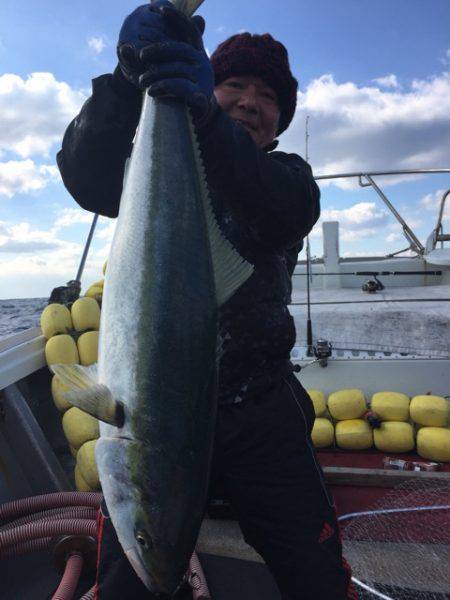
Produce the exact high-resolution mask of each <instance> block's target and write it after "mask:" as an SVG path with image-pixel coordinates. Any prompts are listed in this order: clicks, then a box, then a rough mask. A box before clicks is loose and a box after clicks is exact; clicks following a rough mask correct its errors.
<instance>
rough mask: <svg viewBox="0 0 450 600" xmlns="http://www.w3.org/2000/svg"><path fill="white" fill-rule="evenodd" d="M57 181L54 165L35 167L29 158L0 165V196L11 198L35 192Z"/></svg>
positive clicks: (56, 170) (58, 177)
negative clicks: (15, 195)
mask: <svg viewBox="0 0 450 600" xmlns="http://www.w3.org/2000/svg"><path fill="white" fill-rule="evenodd" d="M59 179H60V176H59V172H58V169H57V168H56V167H55V166H54V165H36V164H35V163H34V162H33V161H32V160H31V159H30V158H28V159H27V160H9V161H7V162H4V163H0V196H6V197H7V198H12V196H14V194H27V193H30V192H36V191H38V190H41V189H43V188H44V187H46V186H47V185H48V184H49V183H50V182H52V181H58V180H59Z"/></svg>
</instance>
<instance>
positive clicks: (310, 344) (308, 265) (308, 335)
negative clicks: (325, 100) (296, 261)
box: [305, 115, 314, 356]
mask: <svg viewBox="0 0 450 600" xmlns="http://www.w3.org/2000/svg"><path fill="white" fill-rule="evenodd" d="M308 125H309V115H307V116H306V122H305V160H306V162H308V160H309V154H308V140H309V130H308ZM310 270H311V247H310V245H309V235H307V236H306V297H307V306H308V309H307V319H306V332H307V333H306V344H307V347H308V350H307V351H306V354H307V355H308V356H314V348H313V335H312V322H311V297H310V279H311V273H310Z"/></svg>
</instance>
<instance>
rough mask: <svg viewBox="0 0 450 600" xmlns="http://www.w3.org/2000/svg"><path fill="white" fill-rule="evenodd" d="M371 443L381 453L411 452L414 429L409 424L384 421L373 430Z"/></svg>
mask: <svg viewBox="0 0 450 600" xmlns="http://www.w3.org/2000/svg"><path fill="white" fill-rule="evenodd" d="M373 441H374V444H375V447H376V448H377V450H380V451H381V452H411V450H414V445H415V444H414V428H413V426H412V425H411V424H410V423H404V422H401V421H384V422H383V423H382V424H381V427H380V428H379V429H374V430H373Z"/></svg>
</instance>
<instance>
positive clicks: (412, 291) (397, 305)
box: [290, 285, 450, 357]
mask: <svg viewBox="0 0 450 600" xmlns="http://www.w3.org/2000/svg"><path fill="white" fill-rule="evenodd" d="M292 303H293V304H292V305H291V307H290V312H291V314H292V316H293V317H294V320H295V325H296V329H297V343H298V344H299V345H305V340H306V291H296V292H294V293H293V296H292ZM311 303H312V304H311V318H312V322H313V332H314V337H315V338H316V339H318V338H323V339H326V340H329V341H331V342H332V343H333V346H334V347H335V348H344V349H345V348H347V349H362V350H381V351H388V352H408V353H412V354H420V355H424V356H429V357H448V356H450V335H449V331H450V286H449V285H439V286H421V287H404V288H402V287H398V288H390V289H389V290H384V291H381V292H376V293H375V294H368V293H366V292H362V291H361V290H360V289H357V288H342V289H336V290H333V289H331V290H312V291H311Z"/></svg>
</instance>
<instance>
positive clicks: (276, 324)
mask: <svg viewBox="0 0 450 600" xmlns="http://www.w3.org/2000/svg"><path fill="white" fill-rule="evenodd" d="M141 99H142V96H141V94H140V93H139V92H137V91H135V90H134V89H133V90H131V89H128V88H125V89H123V88H122V86H120V87H119V86H118V84H117V83H116V80H115V78H114V77H113V76H111V75H102V76H101V77H98V78H97V79H94V80H93V94H92V96H91V97H90V98H89V99H88V100H87V101H86V103H85V104H84V106H83V108H82V109H81V112H80V114H79V115H78V116H77V117H76V118H75V119H74V120H73V121H72V123H71V124H70V125H69V127H68V129H67V131H66V133H65V135H64V140H63V144H62V149H61V150H60V152H59V153H58V156H57V161H58V166H59V169H60V171H61V175H62V178H63V181H64V184H65V186H66V187H67V189H68V190H69V192H70V193H71V194H72V196H73V197H74V198H75V200H76V201H77V202H78V204H80V205H81V206H82V207H83V208H85V209H87V210H90V211H92V212H96V213H99V214H101V215H106V216H108V217H116V216H117V214H118V211H119V203H120V196H121V192H122V181H123V173H124V163H125V160H126V158H127V157H128V156H129V155H130V153H131V148H132V140H133V137H134V133H135V130H136V126H137V123H138V120H139V114H140V106H141ZM198 137H199V142H200V147H201V150H202V154H203V159H204V163H205V167H206V173H207V179H208V184H209V188H210V191H211V197H212V202H213V206H214V209H215V212H216V216H217V219H218V222H219V225H220V226H221V228H222V230H223V232H224V234H225V235H226V237H227V238H228V239H229V240H230V242H231V243H232V244H233V245H234V246H235V247H236V249H237V250H238V251H239V252H240V254H241V255H242V256H243V257H244V258H246V259H247V260H249V261H250V262H251V263H253V265H254V266H255V271H254V273H253V275H252V276H251V278H250V279H249V280H247V282H246V283H245V284H244V285H243V286H242V287H241V288H240V289H239V290H238V291H237V293H236V294H235V295H234V296H233V297H232V298H231V299H230V300H229V301H228V302H227V303H226V304H225V305H224V306H223V307H222V309H221V311H220V333H221V337H222V339H224V340H225V344H224V353H223V355H222V358H221V362H220V369H219V382H220V389H219V399H220V401H221V402H223V403H228V402H236V401H239V400H240V399H242V398H243V397H244V396H245V394H246V393H247V395H249V394H250V393H251V392H252V390H253V391H255V390H257V389H259V387H260V386H264V385H266V384H267V381H268V380H267V376H268V375H269V376H271V375H273V376H276V374H277V373H280V372H281V371H283V370H284V369H286V367H287V365H288V364H289V363H288V361H289V356H290V350H291V349H292V346H293V345H294V343H295V327H294V323H293V319H292V317H291V316H290V314H289V312H288V309H287V305H288V304H289V303H290V297H291V291H292V284H291V276H292V273H293V270H294V267H295V265H296V262H297V254H298V252H299V251H300V249H301V247H302V240H303V238H304V237H305V236H306V235H307V234H308V233H309V231H311V228H312V227H313V225H314V223H315V222H316V221H317V219H318V217H319V212H320V208H319V198H320V192H319V188H318V187H317V185H316V183H315V181H314V179H313V177H312V172H311V168H310V167H309V165H308V164H307V163H306V162H305V161H304V160H303V159H301V158H300V157H299V156H297V155H296V154H285V153H283V152H267V151H266V150H261V149H259V148H257V147H256V146H255V144H254V142H253V140H252V139H251V137H250V135H249V134H248V133H247V131H246V130H245V128H243V127H242V126H241V125H240V124H239V123H236V122H234V121H233V120H232V119H230V118H229V117H228V116H227V114H226V113H225V112H224V111H222V110H221V109H220V108H219V107H217V108H216V110H215V111H214V113H213V115H212V117H211V118H210V119H209V120H208V122H207V123H205V124H204V125H202V126H200V127H198Z"/></svg>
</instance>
